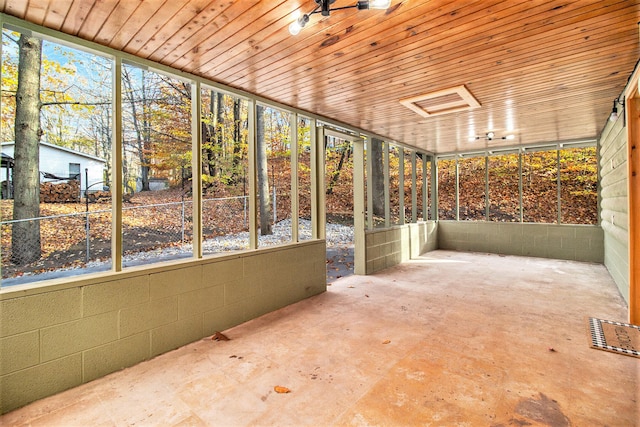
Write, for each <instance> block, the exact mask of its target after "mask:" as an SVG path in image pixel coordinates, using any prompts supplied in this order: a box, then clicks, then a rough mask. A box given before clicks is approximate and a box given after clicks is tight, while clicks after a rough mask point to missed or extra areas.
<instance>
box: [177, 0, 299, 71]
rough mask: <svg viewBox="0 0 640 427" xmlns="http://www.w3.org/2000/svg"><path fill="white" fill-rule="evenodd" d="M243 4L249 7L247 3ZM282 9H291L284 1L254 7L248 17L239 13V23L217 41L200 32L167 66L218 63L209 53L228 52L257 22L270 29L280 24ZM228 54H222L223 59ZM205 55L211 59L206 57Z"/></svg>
mask: <svg viewBox="0 0 640 427" xmlns="http://www.w3.org/2000/svg"><path fill="white" fill-rule="evenodd" d="M243 4H245V5H246V3H243ZM283 5H284V6H285V7H286V8H287V9H288V8H289V7H290V6H289V5H288V4H287V3H284V0H283V1H282V2H281V3H279V4H278V3H277V2H275V1H270V2H258V3H255V4H254V5H253V6H252V7H250V8H249V9H245V10H244V11H243V12H245V13H241V14H240V13H239V14H238V18H237V19H233V20H228V21H227V22H226V24H225V25H224V26H223V27H221V28H220V29H219V31H218V32H217V37H216V38H215V39H211V38H210V37H209V36H208V32H207V31H201V32H200V33H201V34H199V36H200V37H192V38H190V39H189V40H188V43H187V42H185V43H183V45H186V46H184V49H181V50H180V49H176V50H174V51H172V52H171V57H170V58H168V59H167V60H166V61H165V62H167V63H169V64H170V65H171V66H172V67H175V68H179V69H181V68H183V67H188V66H190V64H198V63H200V64H204V63H205V61H208V60H215V59H218V55H215V54H210V53H209V52H210V51H211V50H213V49H214V48H215V47H216V46H222V48H223V49H227V48H229V47H230V46H231V47H232V46H233V45H234V44H235V43H236V40H237V39H244V38H245V37H246V36H247V35H250V34H251V33H253V32H255V28H254V27H253V25H252V24H253V23H254V22H255V21H256V20H264V22H265V25H267V26H270V25H272V23H273V22H277V19H278V18H277V17H280V16H282V12H283V10H282V9H280V8H279V7H280V6H283ZM231 9H232V8H229V10H227V11H226V12H225V15H227V17H229V18H230V16H229V15H230V13H231V12H232V10H231ZM238 12H240V11H238ZM274 17H275V18H274ZM193 46H195V47H193ZM225 51H226V50H225ZM225 51H223V52H222V54H223V55H224V52H225ZM205 53H207V54H208V55H206V56H205ZM172 59H173V60H172ZM196 66H197V65H196Z"/></svg>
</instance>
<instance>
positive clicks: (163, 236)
mask: <svg viewBox="0 0 640 427" xmlns="http://www.w3.org/2000/svg"><path fill="white" fill-rule="evenodd" d="M248 208H249V206H248V197H247V196H236V197H223V198H212V199H204V200H203V204H202V215H203V221H202V222H203V234H204V238H205V239H215V238H216V237H218V236H224V235H228V234H233V233H241V232H244V231H248ZM0 227H1V234H0V236H1V242H2V243H1V250H2V253H1V258H2V279H9V278H15V277H21V276H24V275H37V274H42V273H45V272H52V271H60V270H69V269H85V268H91V269H92V271H93V269H95V271H102V270H108V269H110V268H111V229H112V213H111V210H110V209H97V210H88V211H86V212H78V213H70V214H61V215H50V216H43V217H37V218H28V219H20V220H7V221H2V222H0ZM14 228H15V229H16V230H14ZM33 228H36V230H35V232H34V233H33V234H34V235H35V238H30V237H29V231H26V232H24V230H27V229H29V230H31V231H34V230H33ZM37 228H39V233H38V232H37ZM16 236H17V237H16ZM14 239H16V241H15V242H14ZM192 239H193V202H192V201H191V200H184V201H178V202H170V203H159V204H150V205H140V206H124V207H123V209H122V247H123V260H124V264H125V265H135V264H145V263H151V262H157V261H160V260H163V259H169V258H172V257H173V258H176V257H181V256H189V255H190V254H191V252H192V246H191V243H192ZM234 249H235V248H228V249H227V248H225V247H221V249H212V250H211V251H208V252H209V253H211V252H212V251H213V252H216V251H224V250H234ZM79 273H80V272H79Z"/></svg>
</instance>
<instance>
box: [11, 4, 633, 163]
mask: <svg viewBox="0 0 640 427" xmlns="http://www.w3.org/2000/svg"><path fill="white" fill-rule="evenodd" d="M352 4H355V0H336V1H335V3H334V5H333V6H334V7H341V6H348V5H352ZM314 6H315V3H314V0H269V1H249V0H238V1H230V0H0V11H2V12H4V13H6V14H9V15H13V16H16V17H19V18H22V19H25V20H27V21H30V22H33V23H36V24H40V25H43V26H45V27H49V28H52V29H56V30H60V31H63V32H65V33H68V34H72V35H76V36H78V37H81V38H83V39H86V40H91V41H94V42H97V43H100V44H102V45H106V46H110V47H112V48H115V49H119V50H123V51H125V52H128V53H131V54H134V55H137V56H139V57H142V58H147V59H150V60H153V61H157V62H160V63H162V64H165V65H169V66H172V67H175V68H177V69H180V70H184V71H188V72H190V73H193V74H197V75H201V76H203V77H206V78H209V79H211V80H215V81H218V82H221V83H225V84H228V85H230V86H232V87H236V88H240V89H243V90H246V91H249V92H252V93H255V94H258V95H261V96H264V97H266V98H269V99H273V100H275V101H278V102H281V103H284V104H287V105H291V106H295V107H298V108H300V109H302V110H305V111H309V112H313V113H317V114H321V115H324V116H327V117H330V118H333V119H336V120H339V121H341V122H344V123H346V124H349V125H352V126H356V127H359V128H361V129H364V130H368V131H372V132H375V133H377V134H379V135H383V136H386V137H388V138H390V139H393V140H396V141H398V142H402V143H405V144H408V145H411V146H414V147H418V148H420V149H423V150H427V151H431V152H435V153H445V152H461V151H462V152H464V151H470V150H484V149H487V148H492V147H499V146H513V145H518V144H534V143H544V142H556V141H567V140H576V139H583V138H596V137H597V136H598V134H599V132H600V131H601V130H602V128H603V127H604V125H605V123H606V120H607V118H608V116H609V114H610V112H611V109H612V101H613V99H614V98H615V97H616V96H618V95H619V94H620V93H621V91H622V90H623V88H624V86H625V84H626V82H627V79H628V77H629V76H630V74H631V72H632V71H633V68H634V65H635V63H636V61H637V59H638V53H639V49H638V40H639V37H638V24H637V23H638V21H640V0H626V1H625V0H392V5H391V7H390V8H389V9H388V10H386V11H380V10H362V11H358V10H355V9H348V10H341V11H334V12H332V13H331V16H329V17H322V16H320V15H319V14H316V15H313V16H311V19H310V22H309V23H308V24H307V26H306V27H305V28H304V29H303V30H302V31H301V32H300V34H298V35H297V36H292V35H290V34H289V32H288V25H289V24H290V23H291V21H292V20H293V18H292V16H291V15H292V12H294V11H300V12H301V13H305V12H309V11H310V10H311V9H313V8H314ZM460 85H464V86H466V88H467V89H468V90H469V91H470V92H471V93H472V94H473V96H474V97H475V98H476V99H477V100H478V101H479V103H480V104H481V107H480V108H477V109H474V110H470V111H463V112H457V113H450V114H443V115H437V116H431V117H423V116H421V115H419V114H417V113H416V112H414V111H412V110H410V109H408V108H407V107H405V106H403V105H401V104H400V102H399V101H400V100H401V99H404V98H410V97H414V96H417V95H422V94H426V93H429V92H434V91H439V90H442V89H448V88H452V87H456V86H460ZM488 131H494V132H496V135H497V136H498V137H500V136H503V135H506V134H514V135H515V139H514V140H507V141H504V140H493V141H487V140H486V139H485V138H484V137H482V138H480V139H479V140H476V141H474V142H469V136H473V135H477V136H484V135H485V133H486V132H488Z"/></svg>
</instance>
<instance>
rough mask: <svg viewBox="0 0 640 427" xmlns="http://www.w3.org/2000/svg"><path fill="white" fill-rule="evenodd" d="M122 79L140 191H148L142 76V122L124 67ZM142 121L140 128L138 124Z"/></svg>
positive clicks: (146, 133)
mask: <svg viewBox="0 0 640 427" xmlns="http://www.w3.org/2000/svg"><path fill="white" fill-rule="evenodd" d="M122 78H123V80H124V84H125V86H126V87H127V90H126V91H125V97H126V98H127V101H128V102H129V104H130V105H131V119H132V121H133V128H134V130H135V133H136V149H137V152H138V159H139V161H140V174H141V181H142V191H149V189H150V188H149V160H148V156H147V153H146V151H147V150H146V148H147V146H148V145H149V144H150V142H148V141H147V140H148V139H149V132H148V129H147V127H148V123H147V121H146V120H145V114H146V111H145V110H146V108H145V107H146V98H145V85H144V75H143V76H142V113H141V115H142V120H140V118H139V117H138V111H137V110H138V108H137V105H136V102H137V100H136V98H135V96H134V91H133V83H132V81H131V76H129V73H128V72H127V68H126V67H124V69H123V73H122ZM141 121H142V128H141V124H140V122H141ZM124 184H125V186H126V185H127V184H128V182H127V181H125V182H124Z"/></svg>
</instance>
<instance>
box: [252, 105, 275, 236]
mask: <svg viewBox="0 0 640 427" xmlns="http://www.w3.org/2000/svg"><path fill="white" fill-rule="evenodd" d="M256 116H257V120H256V141H257V145H258V149H257V151H256V161H257V163H258V199H259V202H260V234H261V235H263V236H266V235H269V234H273V231H272V229H271V197H270V195H269V168H268V165H267V141H265V132H264V108H263V107H262V106H260V105H258V106H257V107H256Z"/></svg>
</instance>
